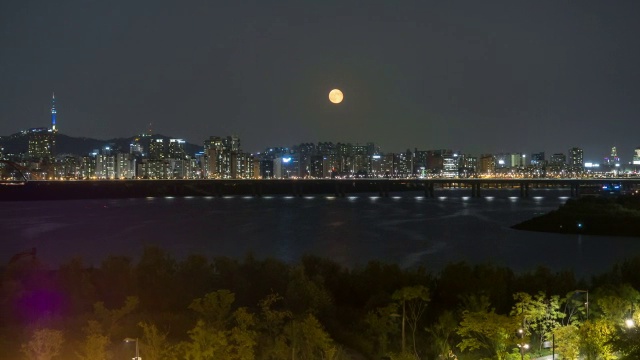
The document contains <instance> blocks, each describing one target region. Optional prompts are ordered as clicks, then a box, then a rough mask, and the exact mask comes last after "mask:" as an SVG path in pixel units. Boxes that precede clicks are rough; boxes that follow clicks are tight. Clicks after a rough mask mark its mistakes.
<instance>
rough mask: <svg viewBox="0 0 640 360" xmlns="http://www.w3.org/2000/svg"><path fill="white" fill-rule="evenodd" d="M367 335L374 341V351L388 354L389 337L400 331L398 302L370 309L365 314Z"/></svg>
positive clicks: (379, 353) (378, 353)
mask: <svg viewBox="0 0 640 360" xmlns="http://www.w3.org/2000/svg"><path fill="white" fill-rule="evenodd" d="M364 322H365V324H366V329H367V335H368V337H369V338H370V339H371V340H372V341H373V348H374V350H373V351H374V353H376V354H377V355H380V356H381V355H383V354H386V353H387V352H388V351H389V339H390V337H391V336H392V335H394V334H396V333H397V332H398V304H397V303H391V304H389V305H387V306H384V307H379V308H377V309H376V310H375V311H369V313H367V315H366V316H365V319H364Z"/></svg>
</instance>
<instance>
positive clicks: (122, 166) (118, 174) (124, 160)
mask: <svg viewBox="0 0 640 360" xmlns="http://www.w3.org/2000/svg"><path fill="white" fill-rule="evenodd" d="M135 168H136V161H135V158H134V157H133V155H131V154H126V153H118V154H116V155H115V178H116V179H133V178H134V177H135Z"/></svg>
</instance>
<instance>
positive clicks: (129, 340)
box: [124, 338, 142, 360]
mask: <svg viewBox="0 0 640 360" xmlns="http://www.w3.org/2000/svg"><path fill="white" fill-rule="evenodd" d="M132 341H135V342H136V357H134V358H133V360H142V358H140V353H139V352H138V338H135V339H134V338H126V339H124V342H126V343H128V342H132Z"/></svg>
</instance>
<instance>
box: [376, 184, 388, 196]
mask: <svg viewBox="0 0 640 360" xmlns="http://www.w3.org/2000/svg"><path fill="white" fill-rule="evenodd" d="M378 194H379V195H380V196H382V197H389V184H388V183H386V182H378Z"/></svg>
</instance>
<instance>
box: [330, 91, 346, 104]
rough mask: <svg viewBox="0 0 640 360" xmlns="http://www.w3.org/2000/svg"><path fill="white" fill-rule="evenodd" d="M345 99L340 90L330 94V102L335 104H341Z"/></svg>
mask: <svg viewBox="0 0 640 360" xmlns="http://www.w3.org/2000/svg"><path fill="white" fill-rule="evenodd" d="M342 99H344V95H342V91H340V90H339V89H333V90H331V91H330V92H329V101H331V102H332V103H334V104H340V103H341V102H342Z"/></svg>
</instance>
